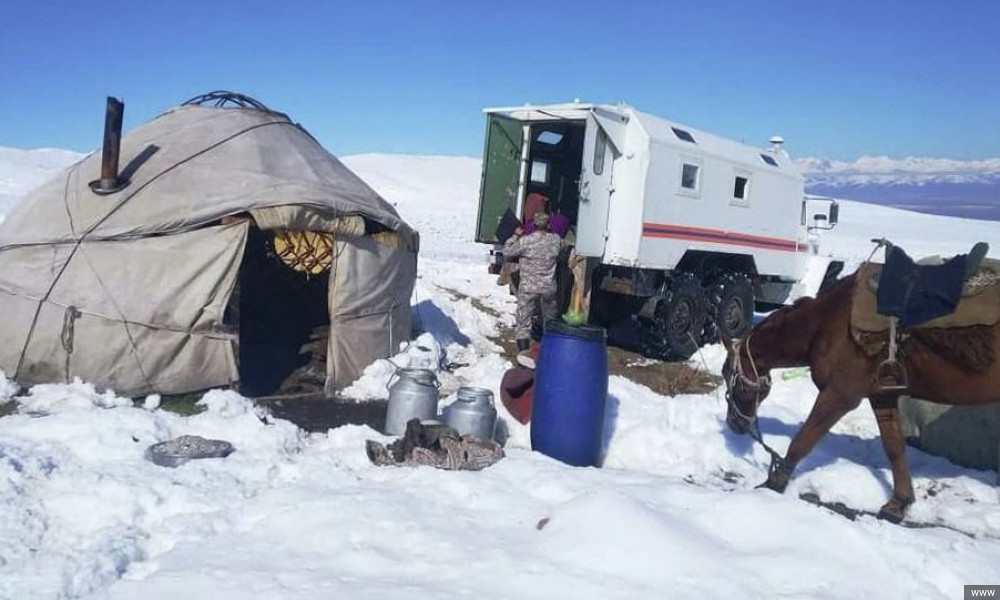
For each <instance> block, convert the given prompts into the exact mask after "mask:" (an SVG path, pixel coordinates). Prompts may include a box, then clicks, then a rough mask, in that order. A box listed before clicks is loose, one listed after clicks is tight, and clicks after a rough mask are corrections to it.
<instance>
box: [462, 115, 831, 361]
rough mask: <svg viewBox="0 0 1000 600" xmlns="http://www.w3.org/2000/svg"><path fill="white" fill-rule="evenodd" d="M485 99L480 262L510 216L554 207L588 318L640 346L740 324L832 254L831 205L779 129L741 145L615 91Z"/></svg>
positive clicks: (683, 351) (682, 346)
mask: <svg viewBox="0 0 1000 600" xmlns="http://www.w3.org/2000/svg"><path fill="white" fill-rule="evenodd" d="M484 112H485V113H486V116H487V132H486V145H485V149H484V154H483V175H482V182H481V186H480V197H479V214H478V219H477V229H476V241H478V242H482V243H488V244H493V245H494V247H493V250H492V254H493V256H494V264H493V265H492V266H491V268H492V269H494V270H497V269H498V268H499V264H500V263H501V262H502V261H503V257H502V252H501V246H500V244H499V242H502V241H503V240H502V239H500V238H501V237H502V234H503V233H504V225H503V224H504V223H506V224H507V225H508V226H509V223H510V222H511V220H512V217H517V218H518V219H519V220H523V219H524V218H525V217H529V216H530V215H528V214H526V212H527V211H528V210H532V211H533V210H535V209H537V208H539V206H541V207H544V209H545V210H547V211H549V212H550V213H553V214H557V213H558V214H562V215H565V216H566V217H567V219H568V220H569V222H570V224H571V226H572V232H573V236H574V237H575V245H576V251H577V253H578V254H580V255H581V256H584V257H586V258H587V277H586V278H585V281H584V282H583V283H580V282H578V285H582V286H583V287H584V288H585V294H586V297H587V298H588V300H589V301H588V304H589V306H588V310H589V317H590V320H591V321H592V322H599V323H602V324H605V325H613V324H615V323H621V322H622V321H623V320H628V321H630V322H631V323H634V324H637V325H638V328H637V329H638V330H639V331H640V335H639V337H640V340H639V344H638V345H640V347H641V349H642V350H643V351H644V353H646V354H647V355H650V356H655V357H661V358H670V359H678V358H680V359H685V358H688V357H690V356H691V354H693V353H694V351H695V350H696V349H697V348H698V346H699V345H700V344H701V343H702V342H704V341H709V340H714V339H715V338H716V337H717V332H718V330H719V329H721V330H724V331H725V332H726V333H727V334H729V335H731V336H734V337H740V336H743V335H745V334H746V332H747V331H749V329H750V327H751V326H752V320H753V311H754V307H755V305H757V306H759V307H761V308H764V307H766V306H770V307H773V306H775V305H779V304H782V303H786V302H788V301H790V300H794V299H795V298H796V297H798V296H800V295H803V294H814V293H816V292H817V291H818V289H819V288H820V286H821V284H822V282H823V281H830V280H832V279H833V278H835V277H836V275H837V274H838V273H839V270H840V269H841V268H842V267H843V263H838V262H837V261H832V260H831V259H830V258H829V257H822V256H820V255H819V253H818V248H817V244H818V232H819V231H820V230H823V229H830V228H832V227H833V226H835V225H836V223H837V216H838V206H837V204H836V202H834V201H832V200H830V199H825V198H814V197H809V198H807V197H806V196H805V190H804V179H803V177H802V175H801V174H800V173H799V172H798V171H797V169H796V168H795V165H794V164H793V163H792V161H791V159H790V158H789V157H788V155H787V154H786V153H785V152H784V150H783V149H782V147H781V143H782V142H783V140H781V138H772V140H771V142H772V146H771V147H770V148H767V149H761V148H754V147H752V146H748V145H745V144H741V143H738V142H734V141H730V140H726V139H723V138H721V137H718V136H715V135H711V134H708V133H705V132H703V131H698V130H696V129H693V128H691V127H687V126H684V125H681V124H678V123H674V122H671V121H667V120H664V119H660V118H657V117H654V116H651V115H648V114H646V113H643V112H640V111H638V110H635V109H634V108H632V107H630V106H628V105H624V104H620V105H599V104H584V103H580V102H573V103H568V104H555V105H524V106H518V107H509V108H489V109H486V110H485V111H484ZM508 228H509V227H508ZM498 232H499V233H498Z"/></svg>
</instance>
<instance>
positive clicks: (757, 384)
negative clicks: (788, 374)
mask: <svg viewBox="0 0 1000 600" xmlns="http://www.w3.org/2000/svg"><path fill="white" fill-rule="evenodd" d="M752 335H753V334H749V335H747V339H746V340H739V339H736V340H733V356H734V359H733V362H734V363H735V365H734V366H733V372H732V374H731V375H730V376H729V380H728V381H727V382H726V383H727V385H726V403H727V404H729V407H730V408H732V409H733V411H734V412H735V413H736V414H737V415H739V417H740V418H741V419H743V420H745V421H746V422H747V423H749V424H751V425H750V427H749V429H750V437H752V438H753V439H754V441H755V442H757V443H758V444H760V445H761V446H762V447H763V448H764V450H765V451H766V452H767V453H768V454H769V455H770V456H771V465H770V467H769V468H768V473H767V478H768V480H769V481H770V479H771V477H773V476H774V475H775V474H778V473H783V474H785V475H787V474H790V473H791V468H790V467H789V466H788V463H787V462H786V461H785V459H784V458H782V456H781V454H779V453H778V452H777V451H776V450H775V449H774V448H772V447H771V446H769V445H768V443H767V442H765V441H764V436H763V435H761V433H760V424H759V423H758V422H757V419H755V418H753V417H751V416H749V415H746V414H744V413H743V411H742V410H740V407H739V405H738V404H737V403H736V401H735V400H733V390H734V389H735V388H736V385H737V383H739V384H740V385H741V386H742V387H743V388H744V389H747V390H749V391H750V392H752V393H753V394H754V413H755V414H756V412H757V409H758V408H759V407H760V403H761V402H763V401H764V398H765V397H766V396H767V394H768V393H769V392H770V391H771V376H770V375H763V376H762V375H761V374H760V372H759V371H757V363H756V362H755V361H754V359H753V354H752V353H751V352H750V337H751V336H752ZM741 348H746V355H747V360H748V361H750V369H751V370H752V371H753V377H752V378H751V377H750V375H748V374H747V373H746V372H745V371H744V370H743V359H741V358H740V349H741ZM764 485H766V484H765V483H762V484H761V485H759V486H757V487H761V486H764Z"/></svg>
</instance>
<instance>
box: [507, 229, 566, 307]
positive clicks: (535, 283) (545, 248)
mask: <svg viewBox="0 0 1000 600" xmlns="http://www.w3.org/2000/svg"><path fill="white" fill-rule="evenodd" d="M561 249H562V238H560V237H559V236H558V235H556V234H554V233H549V232H548V231H536V232H534V233H530V234H528V235H526V236H524V237H517V236H515V237H512V238H510V239H509V240H507V243H506V244H504V247H503V254H504V257H505V258H520V264H521V268H520V273H521V283H520V285H519V286H518V291H519V292H525V293H529V294H554V293H555V291H556V260H557V259H558V258H559V251H560V250H561Z"/></svg>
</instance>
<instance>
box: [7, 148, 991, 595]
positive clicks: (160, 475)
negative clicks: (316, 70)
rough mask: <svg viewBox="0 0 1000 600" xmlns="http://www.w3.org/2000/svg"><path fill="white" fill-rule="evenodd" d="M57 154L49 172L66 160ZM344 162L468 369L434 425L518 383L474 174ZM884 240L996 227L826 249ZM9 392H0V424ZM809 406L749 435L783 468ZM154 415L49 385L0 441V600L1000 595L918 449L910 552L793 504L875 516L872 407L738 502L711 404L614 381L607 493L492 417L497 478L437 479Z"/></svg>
mask: <svg viewBox="0 0 1000 600" xmlns="http://www.w3.org/2000/svg"><path fill="white" fill-rule="evenodd" d="M19 152H21V151H15V153H14V154H13V155H11V154H7V153H5V154H2V155H0V158H2V157H3V156H14V157H15V158H14V159H13V160H14V161H20V162H19V163H18V166H17V167H16V168H11V169H7V170H0V174H2V175H0V181H2V182H3V184H4V185H5V186H7V187H6V188H4V189H10V190H27V189H28V188H30V187H32V186H33V185H36V184H37V181H35V179H37V178H38V177H41V175H40V174H39V171H38V169H43V167H41V166H39V165H35V164H32V163H31V160H29V159H28V158H26V155H24V154H18V153H19ZM48 152H50V151H46V152H45V153H43V154H41V155H39V158H44V160H46V161H47V160H49V159H52V160H53V161H55V162H59V161H60V160H63V161H66V162H69V161H71V160H73V157H72V156H69V155H64V156H61V157H60V156H58V155H55V154H48ZM345 162H346V163H347V164H348V165H349V166H350V167H351V168H353V169H355V170H356V171H357V172H358V174H359V175H361V176H362V177H363V178H364V179H366V180H367V181H369V182H370V183H371V184H372V186H373V187H375V188H376V189H377V190H378V191H379V192H380V193H382V194H383V195H384V196H385V197H386V198H387V199H389V200H390V201H391V202H394V203H395V204H396V205H397V207H398V209H399V211H400V212H401V214H402V215H403V217H404V218H405V219H407V220H408V221H409V222H410V223H412V224H413V225H414V226H415V227H417V228H418V229H419V230H420V231H421V234H422V244H423V251H422V253H421V259H420V266H419V268H420V273H419V279H418V283H417V290H416V293H415V295H414V299H413V303H414V305H416V306H418V307H419V308H417V312H418V315H421V316H422V325H423V327H424V329H425V330H427V331H428V332H429V336H428V337H431V336H432V337H433V339H432V340H431V342H429V343H427V344H426V345H427V346H428V347H432V348H433V349H434V350H436V347H437V346H438V345H439V346H440V347H441V351H442V352H445V353H446V354H447V358H448V360H449V361H453V362H454V363H457V364H458V365H460V366H458V367H457V368H456V369H455V370H454V371H453V372H441V373H440V377H441V380H442V382H443V390H444V396H445V397H443V398H442V401H441V406H444V405H446V404H448V403H450V402H451V401H452V400H453V399H454V394H453V391H454V390H455V389H456V387H457V386H459V385H476V386H481V387H486V388H489V389H492V390H494V392H496V390H497V389H498V386H499V380H500V377H501V375H502V373H503V372H504V371H505V370H506V369H507V368H508V367H509V366H510V363H509V361H508V359H507V357H505V356H503V355H502V354H501V353H500V348H499V347H498V346H497V345H496V344H495V343H494V342H493V341H492V340H491V339H490V338H491V337H492V336H495V335H496V332H497V328H498V326H499V324H500V323H509V322H510V321H511V320H512V312H513V304H512V301H511V299H510V297H509V295H507V293H506V289H505V288H501V287H498V286H497V285H495V278H494V277H491V276H489V275H487V274H486V272H485V268H484V264H483V262H484V257H485V252H486V248H485V247H483V246H479V245H476V244H474V243H472V241H471V238H472V232H473V225H474V221H475V216H476V198H477V190H478V183H479V161H478V160H476V159H469V158H453V157H417V156H391V155H362V156H353V157H347V158H346V159H345ZM2 164H3V163H0V165H2ZM46 164H47V165H49V166H51V163H46ZM0 169H2V166H0ZM32 178H34V179H32ZM2 211H3V208H2V206H0V212H2ZM882 236H886V237H889V238H890V239H892V240H894V241H896V242H897V243H900V244H903V245H904V246H905V247H906V248H907V249H908V250H909V251H910V252H911V253H913V254H914V255H924V254H935V253H941V254H949V253H955V252H964V251H967V250H968V248H969V246H970V245H971V242H972V241H973V240H978V239H982V240H986V241H989V242H990V243H991V245H992V248H993V252H992V253H991V254H992V255H993V256H1000V254H998V251H1000V228H998V227H997V226H996V224H994V223H990V222H985V221H972V220H966V219H957V218H946V217H936V216H931V215H925V214H916V213H911V212H905V211H900V210H896V209H892V208H887V207H881V206H874V205H867V204H861V203H856V202H844V204H843V207H842V209H841V224H840V225H839V226H838V227H837V229H836V230H834V231H833V232H831V233H830V234H828V235H827V236H826V237H825V238H824V239H823V247H824V248H825V249H827V250H829V251H830V252H832V253H834V254H837V255H838V256H844V257H846V258H847V259H848V262H850V263H852V264H856V263H857V262H859V261H860V260H862V259H864V258H865V257H866V256H867V255H868V253H869V252H870V250H871V244H870V243H869V242H868V240H869V239H870V238H872V237H882ZM497 315H499V316H497ZM0 343H3V340H0ZM407 356H408V355H403V356H402V357H400V358H399V359H398V360H407ZM723 359H724V352H723V350H722V349H721V347H719V346H713V347H708V348H706V349H705V350H704V352H703V353H702V354H701V355H700V356H697V357H696V359H695V363H696V366H698V367H699V368H703V367H707V368H708V369H709V370H712V371H713V372H719V370H720V368H721V364H722V361H723ZM702 361H704V362H702ZM431 362H432V363H434V364H437V363H436V361H431ZM378 366H379V365H378V364H377V365H374V366H373V367H378ZM380 373H382V374H384V371H383V372H379V370H378V369H377V368H373V369H372V370H371V371H370V373H369V374H368V375H366V378H365V379H367V383H368V384H370V385H369V389H374V390H379V391H380V390H384V389H385V380H384V379H379V376H380ZM361 383H365V381H364V380H363V381H362V382H361ZM362 387H363V386H362ZM15 393H17V390H16V387H15V386H14V385H13V384H12V383H10V382H9V381H8V380H6V379H5V378H3V377H2V376H0V409H2V408H3V405H4V403H5V402H6V401H8V400H9V399H10V398H11V397H12V396H13V395H14V394H15ZM815 395H816V388H815V387H814V386H813V384H812V382H811V381H810V380H809V379H808V378H806V377H801V376H796V373H795V372H794V371H776V372H775V377H774V389H773V391H772V393H771V395H770V397H769V398H768V399H767V401H766V402H765V403H764V404H763V405H762V406H761V409H760V417H761V429H762V432H763V435H764V436H766V437H767V439H768V442H769V443H770V444H772V445H773V446H775V448H776V449H777V450H778V451H784V450H785V449H786V448H787V445H788V443H789V441H790V438H791V435H792V434H793V433H794V432H795V431H796V429H797V428H798V426H799V424H800V423H801V422H802V421H803V419H804V418H805V416H806V414H807V413H808V411H809V410H810V408H811V404H812V399H813V398H814V397H815ZM159 402H160V399H159V398H157V397H151V398H148V399H146V401H145V403H144V404H143V405H141V406H135V405H134V404H133V402H132V401H131V400H130V399H126V398H121V397H118V396H116V395H115V394H114V393H113V392H105V393H98V392H97V391H95V390H94V389H93V388H91V387H89V386H88V385H87V384H86V383H79V382H78V383H75V384H70V385H63V384H56V385H44V386H36V387H34V388H32V389H31V390H29V391H27V394H26V395H23V396H21V397H20V398H19V399H18V403H19V404H20V411H19V412H18V414H14V415H9V416H4V417H0V598H2V599H4V600H8V599H9V600H22V599H25V600H26V599H31V600H36V599H39V600H47V599H56V598H102V599H112V600H113V599H126V598H134V597H142V598H143V599H144V600H173V599H176V598H186V597H198V598H232V599H237V598H240V599H242V598H282V599H286V598H287V599H311V598H315V599H320V598H322V599H326V598H341V597H343V598H371V599H376V598H377V599H379V600H383V599H396V598H416V597H419V598H491V599H492V598H497V599H506V598H511V599H513V598H517V599H518V600H525V599H534V598H538V599H541V598H546V599H549V598H574V599H581V600H583V599H590V598H593V599H595V600H596V599H600V600H613V599H619V598H620V599H623V600H624V599H628V600H632V599H635V598H669V597H677V598H696V597H697V598H720V599H721V598H734V597H738V598H744V599H748V600H749V599H757V598H760V599H764V598H768V599H770V598H824V599H840V598H843V599H845V600H846V599H854V598H942V599H944V598H957V597H961V594H962V586H963V584H970V583H996V582H1000V498H998V494H997V489H996V481H997V479H996V477H997V475H996V473H994V472H983V471H975V470H970V469H964V468H959V467H956V466H954V465H952V464H950V463H948V462H947V461H945V460H943V459H940V458H936V457H932V456H929V455H927V454H924V453H922V452H920V451H917V450H914V449H908V450H907V454H908V457H909V461H910V466H911V470H912V472H913V478H914V485H915V488H916V494H917V498H918V500H917V504H916V505H914V506H913V508H912V509H911V511H910V513H909V519H910V521H911V523H912V524H915V525H919V526H920V527H919V528H908V527H899V526H893V525H889V524H887V523H884V522H881V521H877V520H875V519H873V518H871V517H867V516H862V517H860V518H858V519H857V520H854V521H851V520H847V519H845V518H843V517H841V516H839V515H836V514H834V513H832V512H830V511H828V510H826V509H824V508H820V507H817V506H814V505H813V504H809V503H806V502H803V501H801V500H799V499H798V496H799V495H800V494H806V493H808V494H815V495H816V496H818V497H819V498H821V499H822V500H823V501H825V502H842V503H844V504H846V505H848V506H850V507H851V508H854V509H861V510H866V511H872V510H877V509H878V507H879V506H880V505H881V504H882V503H883V502H884V501H885V500H886V498H887V495H888V493H889V491H890V490H889V485H888V482H889V481H890V474H889V468H888V462H887V460H886V459H885V456H884V454H883V451H882V445H881V443H880V441H879V439H878V428H877V425H876V423H875V420H874V418H873V416H872V414H871V411H870V410H867V408H866V407H861V408H860V409H859V410H856V411H854V412H852V413H850V414H849V415H848V416H847V417H846V418H844V419H843V420H842V421H841V422H840V423H838V424H837V425H836V426H835V427H834V428H833V430H832V431H831V433H830V435H828V436H827V437H826V438H824V439H823V440H822V441H821V442H820V444H819V445H818V447H817V448H816V450H815V451H814V452H813V453H812V454H811V455H810V456H809V457H808V459H807V460H806V461H804V462H803V464H802V465H801V466H800V467H799V469H798V470H797V472H796V474H795V478H794V479H793V480H792V483H791V485H790V487H789V490H788V491H787V492H786V493H785V494H784V495H778V494H775V493H773V492H770V491H765V490H757V489H754V486H755V485H756V484H758V483H760V482H761V481H763V480H764V479H765V477H766V473H767V468H768V464H769V457H768V455H767V454H766V453H765V452H764V451H763V450H761V449H760V448H759V447H756V446H754V445H753V444H752V443H751V442H750V440H749V439H747V438H746V437H739V436H736V435H734V434H732V433H730V432H729V431H728V430H727V429H726V426H725V423H724V417H725V402H724V400H723V399H722V398H721V395H720V394H705V395H685V396H678V397H672V398H668V397H664V396H661V395H658V394H656V393H654V392H653V391H651V390H650V389H648V388H646V387H644V386H641V385H639V384H637V383H634V382H633V381H631V380H629V379H628V378H625V377H612V378H611V381H610V387H609V398H608V409H609V417H608V421H607V427H606V436H605V444H606V452H607V456H606V459H605V461H604V466H603V468H601V469H593V468H588V469H579V468H572V467H568V466H565V465H562V464H560V463H558V462H556V461H553V460H551V459H548V458H547V457H545V456H542V455H540V454H538V453H534V452H532V451H531V450H530V438H529V429H528V428H527V427H523V426H520V425H519V424H517V423H516V422H514V421H513V420H512V419H510V418H509V416H507V415H506V414H505V413H504V412H503V409H502V408H501V416H502V417H504V418H505V421H506V423H507V424H508V427H509V428H510V433H511V438H510V440H509V441H508V444H507V447H506V453H507V456H506V458H504V459H503V460H502V461H500V462H499V463H498V464H497V465H495V466H493V467H490V468H489V469H486V470H484V471H481V472H444V471H437V470H433V469H397V468H391V467H374V466H372V465H371V464H370V463H369V462H368V459H367V458H366V456H365V452H364V443H365V440H367V439H378V440H381V441H388V439H387V438H385V437H384V436H381V435H380V434H379V433H378V432H376V431H374V430H372V429H370V428H368V427H360V426H345V427H340V428H337V429H334V430H330V431H328V432H325V433H319V434H311V435H306V434H304V433H303V432H301V431H300V430H298V429H296V428H295V427H294V426H293V425H292V424H290V423H288V422H286V421H282V420H276V419H273V418H264V417H263V415H261V414H259V412H258V411H257V410H256V409H255V408H254V406H253V405H252V404H251V403H250V402H249V401H248V400H246V399H245V398H242V397H241V396H239V395H238V394H236V393H234V392H220V391H214V392H210V393H208V394H205V395H204V397H203V398H202V400H201V403H202V405H203V407H204V408H205V409H206V410H205V412H203V413H201V414H198V415H194V416H181V415H177V414H174V413H170V412H165V411H162V410H158V409H157V407H158V405H159ZM0 414H2V410H0ZM183 434H193V435H202V436H205V437H209V438H222V439H226V440H228V441H230V442H232V443H233V444H234V446H235V447H236V452H235V453H234V454H232V455H231V456H229V457H228V458H226V459H212V460H205V461H196V462H193V463H189V464H186V465H182V466H181V467H179V468H177V469H164V468H161V467H157V466H155V465H153V464H151V463H150V462H148V461H146V460H144V459H143V452H144V451H145V449H146V448H147V447H148V446H149V445H151V444H153V443H155V442H159V441H162V440H165V439H169V438H172V437H175V436H178V435H183Z"/></svg>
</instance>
